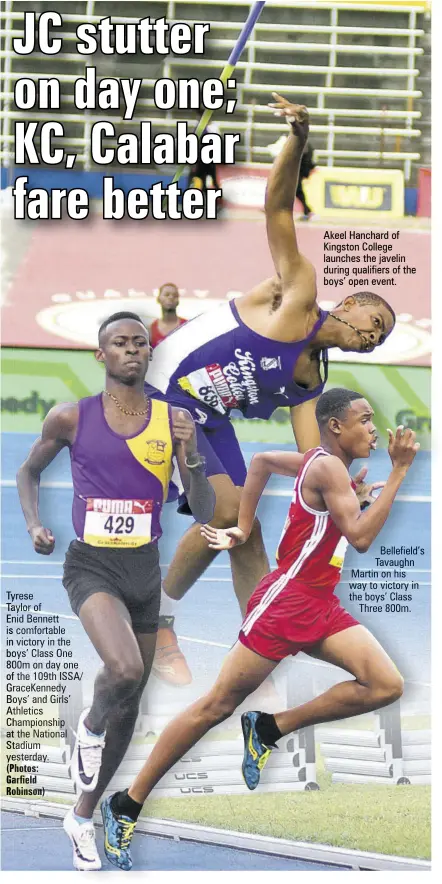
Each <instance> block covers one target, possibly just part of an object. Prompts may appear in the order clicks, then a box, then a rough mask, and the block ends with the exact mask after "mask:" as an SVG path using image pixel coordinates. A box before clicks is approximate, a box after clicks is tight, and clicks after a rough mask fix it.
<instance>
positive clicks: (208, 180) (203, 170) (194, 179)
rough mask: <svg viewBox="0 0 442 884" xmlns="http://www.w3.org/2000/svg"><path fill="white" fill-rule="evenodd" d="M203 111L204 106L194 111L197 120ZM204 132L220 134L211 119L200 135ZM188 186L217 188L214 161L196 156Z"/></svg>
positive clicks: (203, 188) (201, 188) (200, 188)
mask: <svg viewBox="0 0 442 884" xmlns="http://www.w3.org/2000/svg"><path fill="white" fill-rule="evenodd" d="M203 113H204V108H201V109H200V110H199V111H196V114H197V117H198V122H199V120H200V118H201V116H202V114H203ZM206 133H211V134H213V133H215V134H216V135H219V134H220V131H219V127H218V126H217V124H216V123H214V122H213V121H211V122H210V123H209V124H208V125H207V126H206V127H205V129H204V130H203V132H202V133H201V137H202V136H203V135H206ZM189 187H197V188H198V190H202V191H203V192H205V191H206V190H207V189H208V188H213V187H214V188H216V189H217V190H218V189H219V187H220V185H219V183H218V179H217V175H216V165H215V163H203V162H202V160H201V159H200V158H199V157H198V160H197V162H196V163H195V165H194V166H192V168H191V170H190V175H189Z"/></svg>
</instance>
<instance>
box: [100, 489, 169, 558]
mask: <svg viewBox="0 0 442 884" xmlns="http://www.w3.org/2000/svg"><path fill="white" fill-rule="evenodd" d="M153 508H154V502H153V500H105V499H102V498H99V497H88V499H87V504H86V518H85V522H84V541H85V543H89V544H90V545H91V546H101V547H103V546H105V547H112V548H113V549H134V548H135V547H137V546H144V544H146V543H150V542H151V531H152V512H153Z"/></svg>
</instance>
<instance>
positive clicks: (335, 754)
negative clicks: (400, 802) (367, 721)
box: [317, 700, 431, 786]
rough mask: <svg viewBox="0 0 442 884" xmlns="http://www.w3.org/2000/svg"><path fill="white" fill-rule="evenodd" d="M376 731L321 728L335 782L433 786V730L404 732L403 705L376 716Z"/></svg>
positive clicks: (323, 751) (327, 765) (328, 767)
mask: <svg viewBox="0 0 442 884" xmlns="http://www.w3.org/2000/svg"><path fill="white" fill-rule="evenodd" d="M375 721H376V725H375V728H374V730H361V729H360V730H350V729H349V730H347V729H344V728H334V727H330V728H323V727H319V728H317V737H318V738H319V742H320V752H321V755H322V757H323V759H324V763H325V768H326V770H327V771H329V772H330V773H331V774H332V783H360V784H368V785H370V784H375V783H376V784H379V785H387V786H388V785H398V786H404V785H407V786H408V785H429V784H430V783H431V731H429V730H408V729H407V730H405V729H402V724H401V712H400V702H399V700H397V701H396V702H395V703H392V704H391V706H387V707H386V708H385V709H381V710H380V711H379V712H377V713H375Z"/></svg>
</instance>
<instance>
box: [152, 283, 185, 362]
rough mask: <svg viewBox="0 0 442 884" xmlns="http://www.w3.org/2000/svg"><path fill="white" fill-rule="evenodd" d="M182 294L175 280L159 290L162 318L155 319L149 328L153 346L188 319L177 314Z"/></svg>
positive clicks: (158, 299)
mask: <svg viewBox="0 0 442 884" xmlns="http://www.w3.org/2000/svg"><path fill="white" fill-rule="evenodd" d="M179 300H180V296H179V293H178V289H177V287H176V285H175V284H174V283H173V282H165V283H164V284H163V285H162V286H161V288H160V291H159V295H158V298H157V301H158V303H159V305H160V307H161V319H154V321H153V322H152V323H151V326H150V329H149V335H150V345H151V347H152V348H154V347H156V346H157V344H160V343H161V341H164V339H165V338H167V335H170V333H171V332H173V331H175V329H176V328H178V327H179V326H180V325H183V324H184V323H185V322H186V321H187V320H186V319H182V318H181V316H177V312H176V311H177V307H178V304H179Z"/></svg>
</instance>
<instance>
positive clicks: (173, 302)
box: [158, 285, 180, 311]
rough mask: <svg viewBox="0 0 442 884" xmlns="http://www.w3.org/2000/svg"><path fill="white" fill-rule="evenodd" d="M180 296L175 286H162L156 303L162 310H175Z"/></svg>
mask: <svg viewBox="0 0 442 884" xmlns="http://www.w3.org/2000/svg"><path fill="white" fill-rule="evenodd" d="M179 299H180V296H179V294H178V289H177V287H176V285H164V286H163V288H162V289H161V292H160V294H159V295H158V303H159V304H160V305H161V307H162V308H163V310H166V311H167V310H176V308H177V307H178V302H179Z"/></svg>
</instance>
